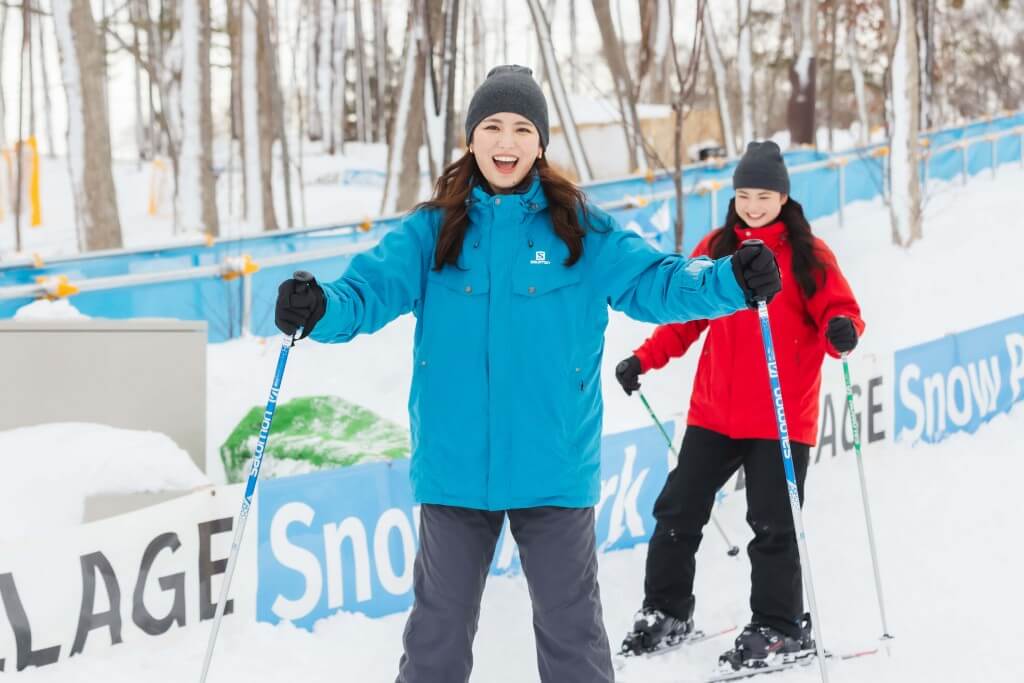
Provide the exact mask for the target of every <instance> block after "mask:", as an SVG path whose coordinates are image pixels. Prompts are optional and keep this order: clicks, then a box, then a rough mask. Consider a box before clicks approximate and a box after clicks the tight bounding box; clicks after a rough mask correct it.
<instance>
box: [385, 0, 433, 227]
mask: <svg viewBox="0 0 1024 683" xmlns="http://www.w3.org/2000/svg"><path fill="white" fill-rule="evenodd" d="M420 2H422V0H412V2H410V3H409V16H408V20H407V23H406V30H405V47H404V49H403V51H402V67H401V71H400V72H399V81H398V93H397V95H396V106H395V121H394V124H393V125H392V126H391V138H390V139H389V140H388V161H387V178H386V180H385V183H384V195H383V197H382V200H381V213H382V214H385V215H387V214H392V213H395V212H397V211H404V210H406V209H408V208H410V207H411V206H413V204H415V203H416V201H417V200H418V199H419V190H420V162H419V152H420V145H421V144H422V143H423V111H424V109H423V90H424V83H425V81H426V77H425V76H426V67H427V57H426V54H425V52H424V40H423V33H424V30H423V12H422V10H421V9H420V7H419V5H420Z"/></svg>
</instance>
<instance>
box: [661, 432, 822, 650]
mask: <svg viewBox="0 0 1024 683" xmlns="http://www.w3.org/2000/svg"><path fill="white" fill-rule="evenodd" d="M791 446H792V453H793V467H794V468H795V470H796V479H797V489H798V491H799V493H800V503H801V504H803V500H804V479H805V477H806V475H807V463H808V460H809V457H810V446H808V445H806V444H799V443H793V444H791ZM740 465H742V466H743V470H744V474H745V476H746V493H747V523H748V524H749V525H750V528H751V529H753V530H754V540H752V541H751V542H750V544H749V545H748V546H747V554H748V555H749V557H750V583H751V590H750V609H751V612H752V613H753V616H752V618H751V621H752V622H754V623H759V624H764V625H767V626H771V627H773V628H776V629H778V630H780V631H782V632H783V633H787V634H789V635H791V636H794V637H795V636H798V635H799V633H800V629H799V625H798V624H799V619H800V617H801V616H802V615H803V591H802V585H801V575H800V555H799V551H798V550H797V543H796V533H795V532H794V530H793V516H792V511H791V508H790V502H789V494H788V487H787V484H786V474H785V470H784V467H783V463H782V455H781V450H780V448H779V442H778V441H777V440H768V439H730V438H729V437H727V436H723V435H722V434H719V433H717V432H713V431H711V430H708V429H703V428H701V427H693V426H690V427H687V428H686V433H685V434H684V435H683V444H682V447H681V448H680V452H679V463H678V465H677V466H676V468H675V469H674V470H672V472H670V473H669V475H668V480H667V481H666V482H665V486H664V488H662V490H661V493H660V494H659V495H658V499H657V501H656V502H655V504H654V517H655V519H656V521H657V524H656V526H655V528H654V533H653V534H652V535H651V541H650V545H649V547H648V550H647V572H646V576H645V578H644V606H645V607H653V608H655V609H660V610H661V611H663V612H666V613H667V614H671V615H672V616H675V617H677V618H680V619H687V618H689V617H690V616H691V615H692V614H693V608H694V596H693V577H694V573H695V571H696V554H697V548H698V547H699V546H700V540H701V538H702V529H703V528H704V525H706V524H707V523H708V520H709V519H710V518H711V508H712V506H713V505H714V502H715V494H716V493H717V492H718V490H719V489H720V488H721V487H722V486H723V485H724V484H725V482H726V481H728V479H729V477H731V476H732V475H733V473H735V472H736V470H737V468H739V467H740Z"/></svg>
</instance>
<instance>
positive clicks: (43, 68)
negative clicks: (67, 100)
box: [35, 2, 57, 157]
mask: <svg viewBox="0 0 1024 683" xmlns="http://www.w3.org/2000/svg"><path fill="white" fill-rule="evenodd" d="M35 6H36V8H37V9H38V8H39V3H38V2H36V3H35ZM35 21H36V25H37V28H38V31H39V37H38V40H37V43H38V44H39V75H40V76H41V77H42V80H43V125H44V126H45V127H46V130H45V132H46V153H47V155H48V156H50V157H53V156H55V155H56V154H57V148H56V145H55V144H54V141H55V138H54V136H53V100H52V98H51V97H50V67H49V65H48V64H47V61H46V56H47V55H48V54H50V52H49V48H48V46H47V44H46V33H47V31H46V28H45V27H44V26H43V16H42V15H36V17H35Z"/></svg>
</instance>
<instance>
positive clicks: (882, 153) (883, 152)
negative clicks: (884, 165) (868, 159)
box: [871, 147, 889, 157]
mask: <svg viewBox="0 0 1024 683" xmlns="http://www.w3.org/2000/svg"><path fill="white" fill-rule="evenodd" d="M871 156H873V157H887V156H889V148H888V147H879V148H878V149H876V150H874V151H873V152H871Z"/></svg>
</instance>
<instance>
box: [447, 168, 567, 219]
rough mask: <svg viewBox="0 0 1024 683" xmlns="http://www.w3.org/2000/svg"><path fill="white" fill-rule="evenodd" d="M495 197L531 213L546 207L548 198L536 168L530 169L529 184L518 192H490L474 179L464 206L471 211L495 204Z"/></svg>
mask: <svg viewBox="0 0 1024 683" xmlns="http://www.w3.org/2000/svg"><path fill="white" fill-rule="evenodd" d="M497 199H501V200H502V201H503V202H509V204H506V206H509V205H513V206H517V207H518V208H520V209H521V210H522V211H523V212H524V213H527V214H533V213H538V212H540V211H543V210H544V209H546V208H547V207H548V198H547V197H546V196H544V189H543V188H542V187H541V184H540V174H539V173H537V171H536V170H533V171H531V180H530V184H529V186H528V187H527V188H526V190H524V191H523V192H520V193H509V194H493V195H492V194H491V193H490V192H488V191H487V190H486V189H484V187H483V186H482V185H481V184H480V183H479V182H477V181H476V180H474V182H473V189H472V190H470V193H469V196H468V197H467V198H466V207H467V208H468V209H469V210H470V212H472V211H473V210H474V209H480V208H482V207H484V206H495V205H496V201H495V200H497Z"/></svg>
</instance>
